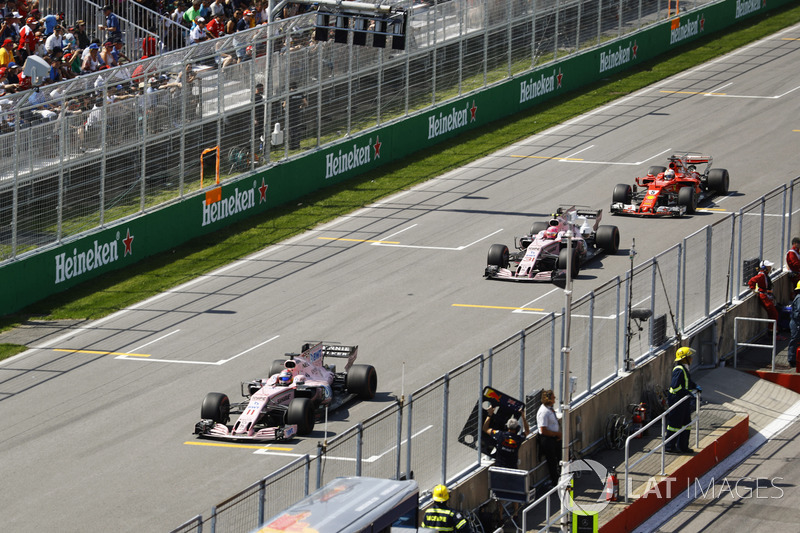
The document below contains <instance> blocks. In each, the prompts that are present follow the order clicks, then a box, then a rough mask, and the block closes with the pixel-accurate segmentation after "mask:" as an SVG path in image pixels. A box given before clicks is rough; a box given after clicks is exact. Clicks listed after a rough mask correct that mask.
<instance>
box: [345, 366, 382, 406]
mask: <svg viewBox="0 0 800 533" xmlns="http://www.w3.org/2000/svg"><path fill="white" fill-rule="evenodd" d="M345 385H346V387H347V392H349V393H352V394H356V395H357V396H358V397H359V398H361V399H362V400H371V399H373V398H374V397H375V392H377V390H378V373H377V372H376V371H375V368H374V367H373V366H372V365H353V366H351V367H350V370H349V371H348V372H347V379H346V383H345Z"/></svg>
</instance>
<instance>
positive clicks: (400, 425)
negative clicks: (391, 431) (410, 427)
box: [394, 398, 411, 479]
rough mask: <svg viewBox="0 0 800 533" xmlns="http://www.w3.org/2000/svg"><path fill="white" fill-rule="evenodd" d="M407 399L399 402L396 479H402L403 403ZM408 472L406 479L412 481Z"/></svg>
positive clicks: (401, 399) (400, 399)
mask: <svg viewBox="0 0 800 533" xmlns="http://www.w3.org/2000/svg"><path fill="white" fill-rule="evenodd" d="M404 401H405V398H399V399H398V400H397V406H398V407H397V443H396V448H397V452H396V453H395V468H394V470H395V474H394V477H395V479H400V455H401V450H402V449H403V402H404ZM410 438H411V437H410V436H409V440H410ZM408 475H409V474H408V472H406V479H411V478H410V477H408Z"/></svg>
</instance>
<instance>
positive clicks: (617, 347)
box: [614, 276, 622, 378]
mask: <svg viewBox="0 0 800 533" xmlns="http://www.w3.org/2000/svg"><path fill="white" fill-rule="evenodd" d="M616 279H617V281H616V283H615V285H616V287H617V310H616V312H615V313H614V348H615V352H614V377H615V378H616V377H619V355H620V354H621V353H622V350H620V348H621V346H620V343H619V328H620V325H621V324H620V305H621V303H622V302H621V298H620V290H619V289H620V286H621V285H622V280H621V279H619V276H617V278H616Z"/></svg>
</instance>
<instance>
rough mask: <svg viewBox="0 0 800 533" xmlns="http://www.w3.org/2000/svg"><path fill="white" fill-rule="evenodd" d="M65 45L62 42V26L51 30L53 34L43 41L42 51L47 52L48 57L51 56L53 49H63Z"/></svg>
mask: <svg viewBox="0 0 800 533" xmlns="http://www.w3.org/2000/svg"><path fill="white" fill-rule="evenodd" d="M65 47H66V43H65V42H64V26H56V27H55V28H53V33H51V34H50V36H49V37H48V38H47V39H45V41H44V49H45V50H47V54H48V55H52V53H53V49H54V48H60V49H62V50H63V49H64V48H65Z"/></svg>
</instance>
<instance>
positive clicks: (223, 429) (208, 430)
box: [194, 420, 297, 442]
mask: <svg viewBox="0 0 800 533" xmlns="http://www.w3.org/2000/svg"><path fill="white" fill-rule="evenodd" d="M194 433H195V434H196V435H197V436H198V437H200V438H204V439H217V440H229V441H252V442H266V441H282V440H289V439H291V438H293V437H294V436H295V435H297V425H295V424H287V425H285V426H274V427H267V428H263V429H259V430H258V431H255V432H253V433H252V434H245V433H240V434H234V433H231V429H230V428H229V427H228V426H226V425H225V424H219V423H217V422H214V421H213V420H201V421H200V422H198V423H197V424H195V426H194Z"/></svg>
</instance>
